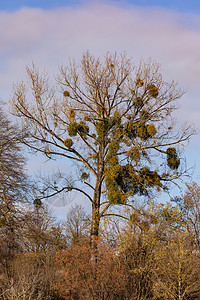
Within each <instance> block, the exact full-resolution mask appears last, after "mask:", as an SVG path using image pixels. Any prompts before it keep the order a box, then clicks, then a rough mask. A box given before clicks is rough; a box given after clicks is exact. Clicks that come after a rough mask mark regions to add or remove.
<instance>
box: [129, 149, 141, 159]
mask: <svg viewBox="0 0 200 300" xmlns="http://www.w3.org/2000/svg"><path fill="white" fill-rule="evenodd" d="M127 156H128V157H130V158H131V159H133V160H134V161H136V162H138V161H139V160H140V158H141V153H140V151H139V149H138V147H132V148H130V149H129V150H128V151H127Z"/></svg>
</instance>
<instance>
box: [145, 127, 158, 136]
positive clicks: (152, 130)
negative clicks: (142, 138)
mask: <svg viewBox="0 0 200 300" xmlns="http://www.w3.org/2000/svg"><path fill="white" fill-rule="evenodd" d="M147 132H148V134H149V136H150V137H153V136H154V135H155V134H156V127H155V125H154V124H150V125H147Z"/></svg>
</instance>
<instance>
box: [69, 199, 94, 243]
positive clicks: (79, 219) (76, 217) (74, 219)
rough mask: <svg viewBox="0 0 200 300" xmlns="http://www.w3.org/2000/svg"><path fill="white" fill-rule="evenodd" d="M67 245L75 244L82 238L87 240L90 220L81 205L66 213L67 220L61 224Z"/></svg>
mask: <svg viewBox="0 0 200 300" xmlns="http://www.w3.org/2000/svg"><path fill="white" fill-rule="evenodd" d="M63 225H64V228H65V234H66V237H67V240H68V243H69V244H75V243H78V242H80V241H81V239H82V238H88V236H89V232H90V227H91V220H90V218H89V216H87V214H86V212H85V210H84V208H83V207H82V206H81V205H78V204H76V205H74V206H72V207H71V209H70V210H69V212H68V213H67V220H66V222H65V223H64V224H63Z"/></svg>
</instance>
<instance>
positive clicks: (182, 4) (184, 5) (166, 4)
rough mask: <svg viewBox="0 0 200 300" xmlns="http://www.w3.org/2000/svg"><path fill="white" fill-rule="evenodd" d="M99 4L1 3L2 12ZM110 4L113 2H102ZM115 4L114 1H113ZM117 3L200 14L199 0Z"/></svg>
mask: <svg viewBox="0 0 200 300" xmlns="http://www.w3.org/2000/svg"><path fill="white" fill-rule="evenodd" d="M87 2H90V3H91V2H97V1H92V0H91V1H83V0H56V1H55V0H7V1H1V2H0V10H7V11H13V10H17V9H19V8H21V7H24V6H27V7H34V8H36V7H39V8H43V9H50V8H55V7H62V6H72V7H73V6H77V5H79V4H81V3H87ZM101 2H105V3H106V2H110V3H111V1H101ZM112 2H114V1H112ZM115 2H116V3H120V4H121V5H122V6H123V5H127V4H133V5H138V6H141V7H160V8H163V9H169V10H174V11H182V12H191V13H200V1H199V0H192V1H188V0H127V1H124V0H116V1H115Z"/></svg>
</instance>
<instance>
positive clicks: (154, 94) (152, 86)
mask: <svg viewBox="0 0 200 300" xmlns="http://www.w3.org/2000/svg"><path fill="white" fill-rule="evenodd" d="M147 89H148V92H149V95H150V96H151V97H153V98H156V97H158V93H159V89H158V87H157V86H155V84H153V83H151V84H149V85H148V86H147Z"/></svg>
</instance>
